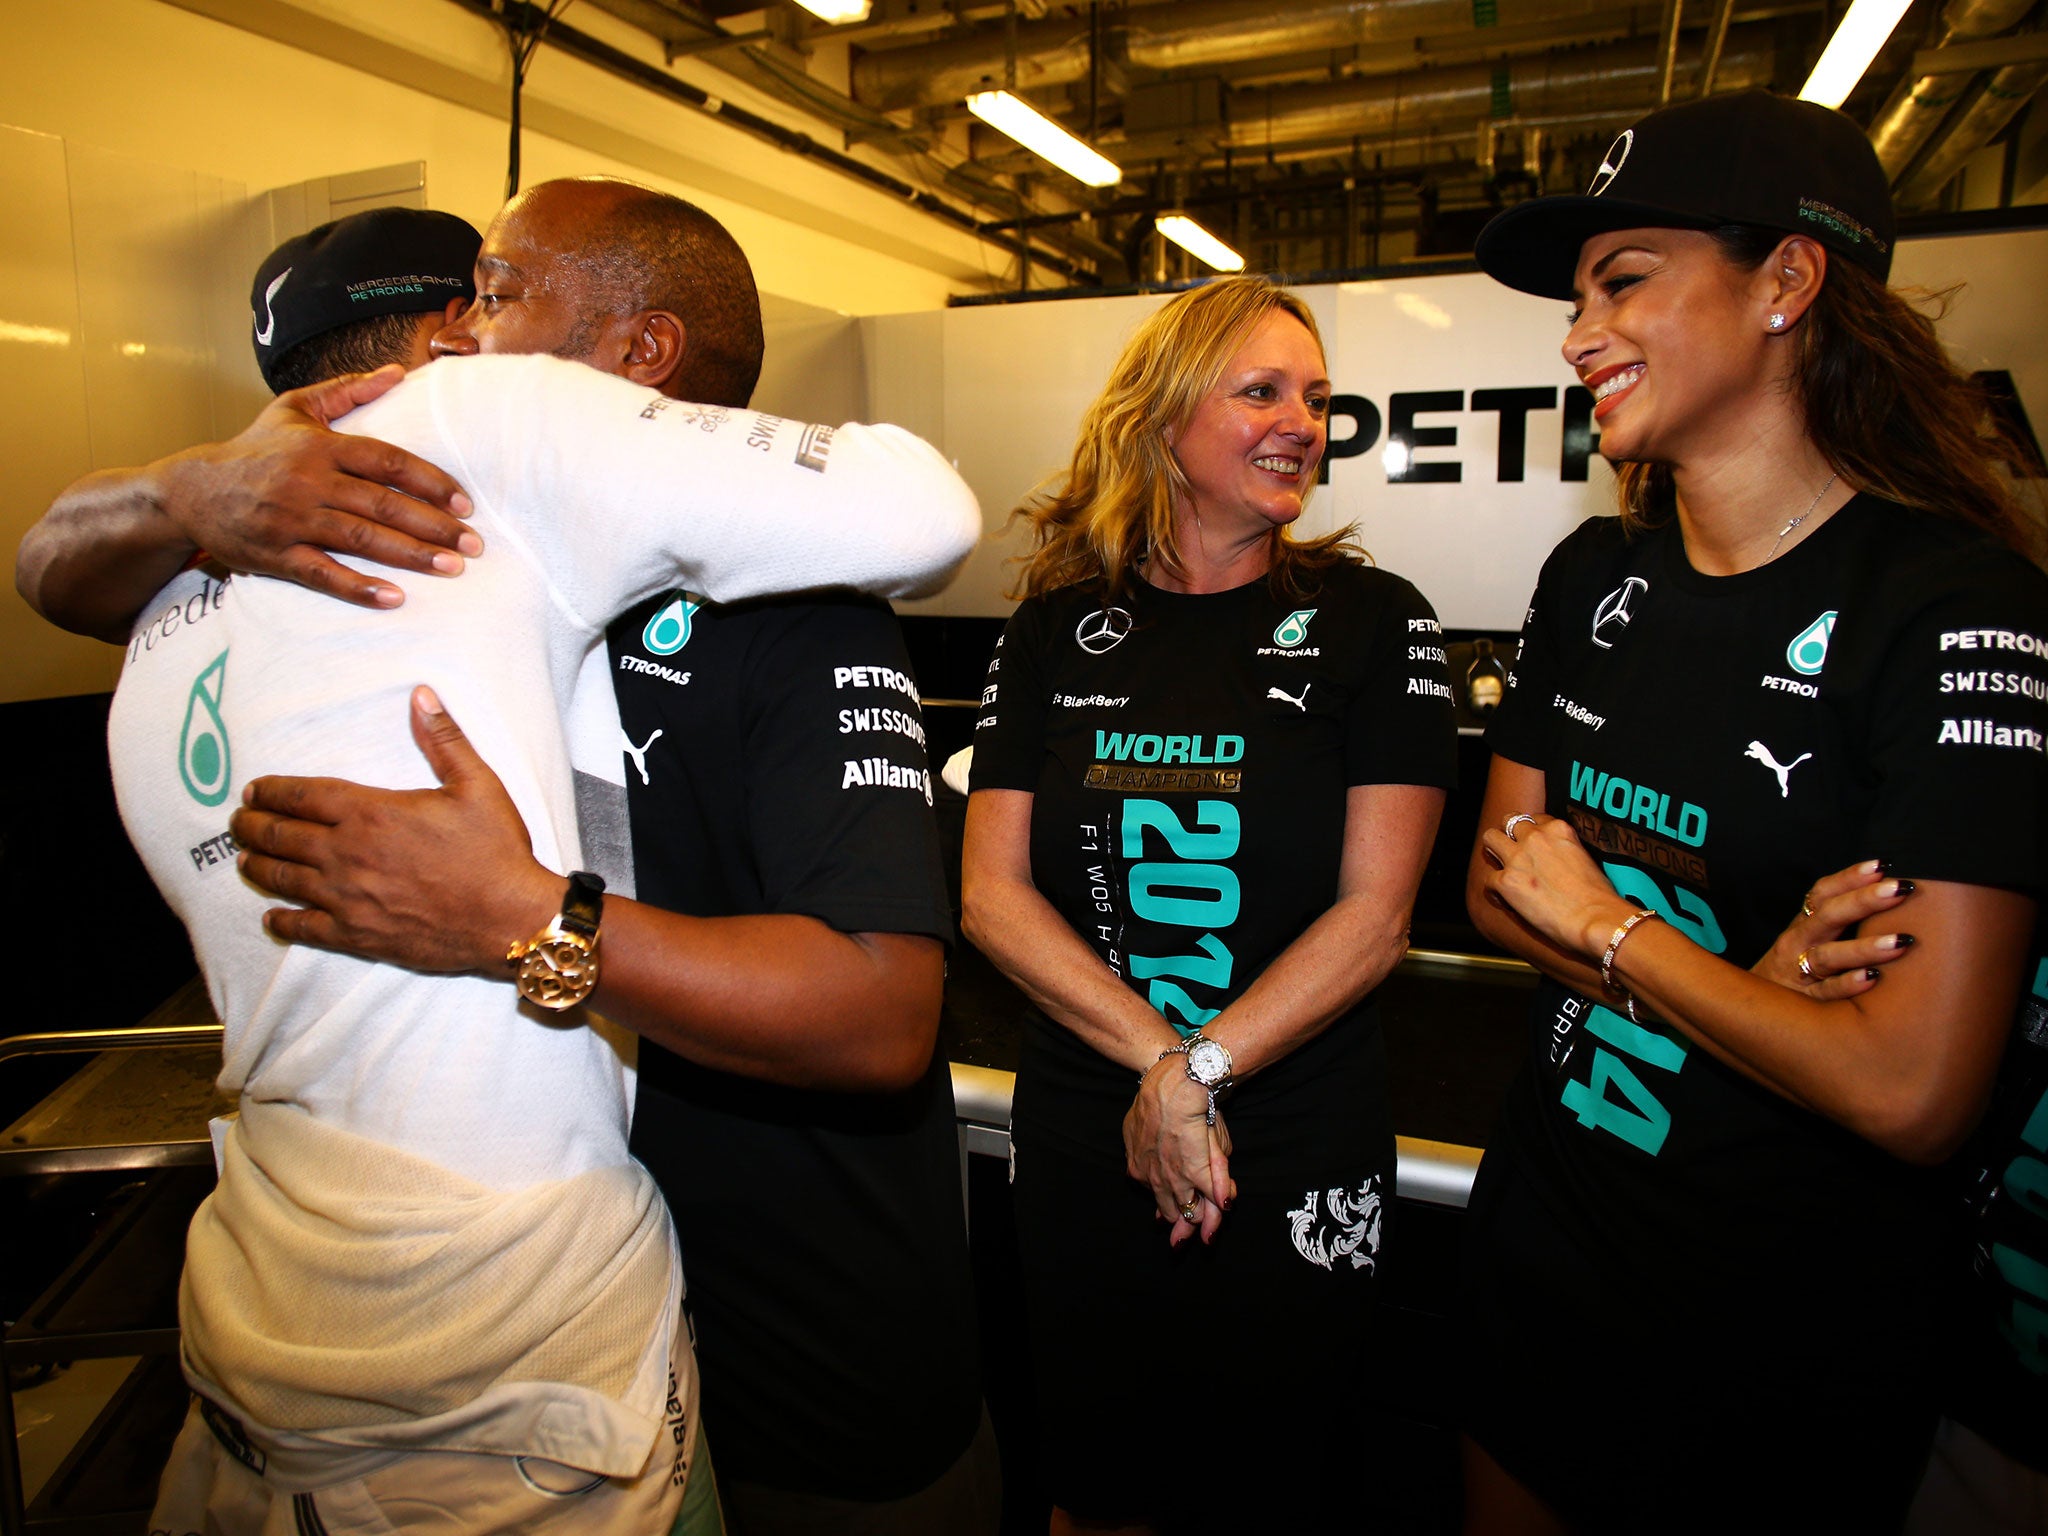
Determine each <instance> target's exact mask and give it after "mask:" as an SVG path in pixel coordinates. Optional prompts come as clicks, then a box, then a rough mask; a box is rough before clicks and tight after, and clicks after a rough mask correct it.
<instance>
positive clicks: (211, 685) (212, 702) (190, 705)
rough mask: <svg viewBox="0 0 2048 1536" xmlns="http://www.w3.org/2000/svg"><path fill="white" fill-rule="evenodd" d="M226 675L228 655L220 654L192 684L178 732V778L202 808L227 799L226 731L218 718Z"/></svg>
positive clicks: (225, 726) (225, 723)
mask: <svg viewBox="0 0 2048 1536" xmlns="http://www.w3.org/2000/svg"><path fill="white" fill-rule="evenodd" d="M227 675H228V653H227V652H226V651H222V652H221V653H220V654H219V655H218V656H216V657H214V658H213V660H212V661H211V662H210V663H208V665H207V668H206V670H205V671H204V672H202V673H200V674H199V676H197V677H196V678H194V679H193V680H192V692H191V694H190V696H189V697H187V699H186V700H185V725H184V728H183V729H182V730H180V731H179V732H178V776H179V777H180V778H182V779H183V780H184V781H185V790H186V792H187V793H188V794H190V795H191V796H192V798H193V799H194V800H197V801H198V802H199V803H200V804H201V805H219V804H220V803H221V801H223V800H225V799H227V797H228V728H227V722H225V721H224V720H222V719H221V717H220V695H221V687H222V685H223V684H224V683H225V681H226V679H227Z"/></svg>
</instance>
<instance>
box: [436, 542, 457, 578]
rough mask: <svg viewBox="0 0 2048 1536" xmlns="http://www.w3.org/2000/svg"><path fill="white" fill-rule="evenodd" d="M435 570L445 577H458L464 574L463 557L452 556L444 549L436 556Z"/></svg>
mask: <svg viewBox="0 0 2048 1536" xmlns="http://www.w3.org/2000/svg"><path fill="white" fill-rule="evenodd" d="M434 569H435V570H437V571H439V572H440V573H441V574H442V575H443V576H458V575H460V574H461V573H462V556H460V555H451V554H449V553H448V551H447V550H445V549H444V550H442V551H441V552H440V553H439V554H437V555H436V556H434Z"/></svg>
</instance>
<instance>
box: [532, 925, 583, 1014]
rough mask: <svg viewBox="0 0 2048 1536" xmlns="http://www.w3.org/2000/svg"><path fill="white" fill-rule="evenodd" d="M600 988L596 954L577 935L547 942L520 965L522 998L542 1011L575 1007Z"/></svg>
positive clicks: (537, 945)
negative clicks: (598, 986)
mask: <svg viewBox="0 0 2048 1536" xmlns="http://www.w3.org/2000/svg"><path fill="white" fill-rule="evenodd" d="M596 985H597V955H596V953H595V952H594V951H593V950H591V949H589V948H587V947H586V946H585V945H584V944H583V943H581V942H580V941H579V940H578V939H576V938H575V937H574V936H569V935H564V936H562V937H559V938H550V939H544V940H543V941H541V942H540V943H539V944H536V945H535V946H534V947H533V948H532V949H531V950H529V951H528V952H527V954H526V956H525V958H524V959H522V960H521V961H520V962H519V995H520V996H521V997H523V998H525V999H526V1000H527V1001H528V1002H530V1003H533V1004H535V1005H536V1006H538V1007H541V1008H573V1007H574V1006H575V1005H576V1004H578V1003H580V1002H582V1001H583V999H584V998H586V997H588V996H589V995H590V993H591V990H592V989H593V988H594V987H596Z"/></svg>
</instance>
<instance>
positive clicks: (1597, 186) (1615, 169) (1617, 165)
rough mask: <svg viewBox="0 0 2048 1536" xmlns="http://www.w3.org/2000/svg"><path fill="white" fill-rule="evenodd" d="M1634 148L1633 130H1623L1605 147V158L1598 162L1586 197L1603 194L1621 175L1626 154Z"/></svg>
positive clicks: (1634, 132)
mask: <svg viewBox="0 0 2048 1536" xmlns="http://www.w3.org/2000/svg"><path fill="white" fill-rule="evenodd" d="M1635 147H1636V131H1635V129H1633V128H1624V129H1623V130H1622V132H1621V137H1620V138H1618V139H1616V140H1615V141H1614V142H1613V143H1612V144H1610V145H1608V146H1607V158H1606V159H1604V160H1602V161H1601V162H1600V169H1599V170H1597V171H1595V172H1594V173H1593V184H1592V185H1591V186H1589V187H1587V188H1586V196H1588V197H1598V196H1599V195H1600V194H1601V193H1602V192H1605V191H1606V190H1607V188H1608V186H1609V185H1610V184H1611V183H1612V182H1613V180H1614V178H1615V177H1617V176H1619V175H1620V174H1621V168H1622V167H1623V166H1624V165H1627V164H1628V152H1629V151H1630V150H1632V149H1634V148H1635Z"/></svg>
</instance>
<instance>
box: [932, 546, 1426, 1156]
mask: <svg viewBox="0 0 2048 1536" xmlns="http://www.w3.org/2000/svg"><path fill="white" fill-rule="evenodd" d="M982 698H983V703H982V712H981V717H980V719H979V721H978V722H977V723H976V728H975V735H974V771H973V784H974V788H976V789H1016V790H1026V791H1029V792H1030V793H1032V794H1033V795H1034V797H1035V799H1034V801H1033V806H1032V819H1031V875H1032V881H1033V883H1034V884H1035V885H1036V886H1037V888H1038V889H1039V891H1040V892H1041V893H1042V894H1043V895H1044V896H1045V897H1046V899H1047V900H1048V901H1050V902H1051V903H1052V905H1053V906H1054V908H1056V909H1057V910H1058V912H1059V913H1060V915H1061V916H1062V917H1064V918H1065V919H1066V920H1067V922H1068V923H1069V924H1070V925H1072V927H1073V928H1074V930H1075V932H1077V933H1078V934H1080V935H1081V937H1082V938H1083V939H1085V940H1086V941H1087V942H1088V944H1089V946H1090V947H1091V948H1092V949H1093V950H1094V951H1095V953H1096V954H1097V955H1099V956H1100V957H1101V958H1102V960H1103V961H1104V963H1105V964H1107V965H1108V966H1109V967H1110V968H1111V969H1112V970H1113V971H1115V972H1116V973H1117V974H1118V975H1119V976H1121V977H1123V978H1124V980H1125V981H1126V982H1127V983H1128V984H1129V985H1130V986H1131V987H1132V989H1133V990H1135V991H1137V992H1139V993H1140V994H1142V995H1143V996H1145V997H1146V999H1147V1000H1148V1001H1149V1002H1150V1003H1151V1004H1152V1006H1153V1007H1154V1008H1156V1009H1158V1010H1159V1011H1160V1012H1161V1013H1162V1014H1163V1015H1164V1016H1165V1017H1166V1018H1167V1020H1168V1021H1169V1022H1171V1023H1172V1024H1173V1025H1174V1026H1175V1028H1177V1029H1179V1030H1180V1031H1181V1032H1182V1033H1183V1034H1184V1035H1185V1034H1187V1033H1190V1032H1192V1031H1193V1030H1194V1029H1195V1028H1197V1027H1198V1026H1200V1025H1201V1024H1202V1023H1204V1022H1205V1021H1207V1020H1208V1019H1210V1018H1213V1017H1214V1016H1215V1014H1216V1013H1217V1012H1219V1011H1220V1010H1221V1009H1222V1008H1223V1007H1224V1006H1225V1005H1226V1004H1228V1003H1229V1002H1231V1001H1232V1000H1233V999H1235V998H1236V997H1237V996H1238V995H1239V994H1240V993H1242V992H1243V991H1244V989H1245V988H1246V987H1247V986H1249V985H1250V984H1251V982H1252V981H1253V980H1254V979H1255V978H1256V977H1257V976H1258V975H1259V973H1260V972H1261V971H1263V970H1264V969H1265V968H1266V966H1267V965H1268V964H1269V963H1270V962H1271V961H1272V959H1273V958H1274V956H1276V955H1277V954H1279V953H1280V952H1281V951H1282V950H1283V949H1285V948H1286V947H1287V946H1288V945H1289V944H1291V943H1292V942H1293V941H1294V940H1295V939H1296V938H1297V937H1299V936H1300V934H1301V933H1302V931H1303V930H1304V929H1305V928H1307V927H1308V926H1309V925H1310V924H1311V923H1313V922H1314V921H1315V920H1316V918H1318V917H1320V916H1321V915H1322V914H1323V913H1324V912H1325V911H1326V910H1328V908H1329V906H1330V904H1331V903H1332V902H1333V901H1334V900H1335V898H1336V895H1337V874H1338V864H1339V860H1340V858H1341V855H1342V852H1343V841H1344V812H1345V791H1346V789H1347V788H1348V787H1349V786H1351V785H1354V784H1382V783H1388V784H1425V785H1437V786H1448V785H1449V784H1450V783H1451V782H1452V779H1453V777H1454V775H1455V772H1456V731H1455V727H1454V723H1453V719H1452V712H1451V690H1450V685H1449V683H1448V681H1447V679H1446V676H1445V670H1444V652H1443V638H1442V635H1441V633H1440V632H1439V631H1438V628H1437V622H1436V616H1435V614H1434V613H1433V612H1432V611H1431V609H1430V607H1429V604H1428V603H1427V602H1426V601H1425V600H1424V599H1423V597H1422V595H1421V594H1420V593H1419V592H1417V591H1416V590H1415V588H1414V587H1412V586H1411V585H1409V584H1408V583H1407V582H1406V581H1403V580H1402V579H1401V578H1400V577H1398V576H1394V575H1392V574H1390V573H1388V572H1385V571H1381V570H1376V569H1373V568H1370V567H1365V566H1351V565H1346V566H1341V567H1338V568H1336V569H1334V570H1331V571H1329V572H1327V573H1324V575H1323V576H1322V578H1321V587H1320V589H1319V590H1318V591H1316V592H1315V593H1314V594H1313V595H1312V596H1309V597H1304V598H1301V599H1299V600H1290V599H1287V598H1283V597H1276V596H1275V595H1274V594H1273V593H1272V592H1271V590H1270V589H1269V588H1268V585H1267V583H1266V582H1265V581H1264V580H1263V579H1262V580H1259V581H1256V582H1253V583H1251V584H1249V585H1246V586H1242V587H1237V588H1233V589H1232V590H1230V591H1227V592H1217V593H1206V594H1197V595H1190V594H1181V593H1172V592H1166V591H1162V590H1160V589H1159V588H1156V587H1152V586H1149V585H1147V584H1145V583H1143V582H1137V583H1135V584H1134V586H1133V588H1132V590H1131V591H1130V592H1129V593H1128V594H1127V595H1125V596H1123V597H1121V598H1119V599H1118V600H1117V602H1115V603H1114V604H1111V605H1109V606H1106V607H1105V605H1104V602H1103V596H1102V592H1101V589H1100V588H1099V587H1093V586H1090V587H1075V588H1070V589H1066V590H1063V591H1060V592H1055V593H1052V594H1051V595H1049V596H1047V597H1044V598H1039V599H1034V600H1032V601H1028V602H1026V603H1024V604H1023V605H1021V606H1020V607H1019V608H1018V609H1017V612H1016V614H1015V615H1014V616H1013V617H1012V618H1011V620H1010V623H1009V627H1008V628H1007V629H1006V630H1005V631H1004V634H1003V638H1002V641H1001V642H1000V644H999V645H998V647H997V650H996V654H995V658H994V660H993V661H992V662H991V663H990V667H989V675H988V686H987V688H986V689H985V690H984V692H983V695H982ZM1035 1023H1036V1026H1037V1027H1036V1028H1035V1030H1034V1034H1033V1036H1032V1039H1031V1041H1030V1042H1029V1045H1030V1047H1031V1048H1032V1049H1033V1050H1034V1051H1036V1052H1038V1053H1039V1056H1040V1060H1041V1061H1042V1062H1043V1063H1044V1065H1045V1067H1046V1068H1047V1069H1048V1071H1049V1072H1051V1073H1053V1074H1055V1075H1056V1076H1057V1077H1058V1078H1059V1080H1061V1081H1062V1082H1063V1083H1064V1084H1065V1085H1066V1086H1068V1087H1070V1088H1072V1089H1075V1090H1078V1091H1077V1092H1075V1093H1070V1094H1067V1095H1062V1096H1060V1097H1059V1098H1058V1099H1054V1098H1053V1097H1052V1096H1048V1097H1047V1099H1046V1100H1044V1101H1042V1103H1041V1108H1042V1109H1043V1110H1045V1111H1046V1112H1048V1113H1055V1114H1057V1113H1060V1112H1063V1110H1064V1109H1066V1108H1067V1107H1069V1106H1071V1108H1072V1110H1073V1111H1074V1113H1075V1115H1076V1116H1077V1121H1076V1123H1075V1124H1074V1126H1073V1127H1072V1131H1073V1134H1074V1136H1075V1137H1076V1138H1077V1139H1078V1140H1081V1141H1084V1142H1089V1143H1094V1142H1102V1143H1104V1144H1103V1147H1102V1150H1103V1152H1104V1154H1105V1155H1109V1153H1110V1152H1111V1150H1112V1149H1111V1148H1110V1147H1109V1146H1108V1145H1107V1142H1106V1140H1105V1135H1104V1132H1103V1129H1102V1128H1103V1127H1104V1126H1105V1125H1106V1126H1108V1127H1110V1128H1111V1131H1112V1132H1113V1129H1114V1127H1115V1126H1116V1125H1117V1124H1118V1123H1120V1120H1121V1116H1122V1112H1123V1109H1124V1108H1125V1107H1127V1106H1128V1104H1129V1102H1130V1097H1131V1093H1132V1091H1133V1088H1134V1083H1133V1082H1132V1079H1131V1075H1130V1073H1129V1072H1128V1071H1126V1070H1125V1069H1124V1068H1122V1067H1120V1066H1118V1065H1116V1064H1115V1063H1112V1062H1110V1061H1109V1060H1108V1059H1107V1058H1105V1057H1103V1056H1101V1055H1099V1054H1098V1053H1096V1052H1095V1051H1094V1050H1092V1049H1090V1048H1089V1047H1088V1046H1086V1045H1083V1044H1082V1043H1081V1042H1079V1041H1078V1040H1076V1039H1075V1038H1074V1037H1073V1036H1072V1035H1071V1034H1070V1033H1069V1032H1068V1031H1067V1030H1065V1029H1063V1028H1060V1027H1058V1026H1056V1025H1053V1024H1050V1023H1049V1022H1047V1021H1045V1020H1044V1019H1042V1018H1040V1019H1037V1020H1035ZM1372 1027H1373V1015H1372V1012H1371V1003H1370V999H1367V1000H1366V1001H1365V1002H1362V1003H1360V1004H1359V1005H1358V1007H1357V1008H1356V1009H1354V1010H1353V1012H1352V1013H1351V1014H1350V1015H1348V1016H1347V1017H1346V1018H1344V1019H1341V1020H1339V1021H1338V1022H1337V1023H1336V1024H1335V1025H1333V1026H1332V1027H1331V1028H1330V1029H1328V1030H1326V1031H1325V1032H1324V1033H1323V1034H1322V1035H1319V1036H1318V1037H1317V1038H1316V1039H1315V1040H1313V1041H1311V1042H1309V1043H1308V1044H1307V1045H1305V1046H1303V1047H1302V1048H1301V1049H1300V1050H1298V1051H1296V1052H1294V1053H1293V1055H1291V1056H1289V1057H1288V1058H1287V1059H1286V1060H1284V1061H1281V1062H1278V1063H1276V1064H1274V1065H1273V1066H1272V1067H1270V1068H1268V1069H1267V1070H1266V1071H1264V1072H1261V1073H1259V1074H1258V1075H1257V1076H1255V1077H1252V1078H1249V1079H1247V1080H1246V1081H1245V1082H1244V1083H1243V1084H1242V1085H1240V1086H1239V1088H1238V1089H1237V1091H1236V1093H1235V1095H1234V1096H1233V1098H1232V1101H1231V1104H1230V1109H1229V1113H1230V1117H1231V1121H1232V1123H1233V1124H1236V1125H1243V1124H1245V1123H1247V1122H1248V1120H1249V1119H1250V1118H1251V1117H1253V1116H1255V1115H1257V1114H1258V1112H1259V1106H1260V1105H1261V1104H1262V1103H1265V1102H1269V1101H1270V1102H1272V1103H1275V1104H1279V1103H1287V1104H1288V1105H1289V1106H1290V1108H1292V1107H1294V1106H1295V1105H1297V1104H1299V1102H1300V1101H1299V1098H1298V1096H1296V1095H1295V1094H1294V1093H1293V1090H1296V1089H1300V1088H1301V1087H1303V1086H1304V1085H1308V1086H1310V1087H1311V1088H1312V1087H1313V1085H1314V1084H1315V1083H1316V1082H1317V1080H1318V1078H1319V1077H1322V1076H1323V1075H1324V1073H1325V1071H1326V1069H1327V1068H1328V1066H1329V1065H1330V1063H1331V1062H1332V1061H1333V1060H1334V1059H1337V1058H1339V1057H1342V1056H1343V1055H1344V1054H1346V1053H1347V1052H1349V1053H1355V1052H1356V1050H1357V1049H1358V1047H1359V1045H1360V1044H1361V1037H1362V1036H1363V1035H1365V1033H1366V1032H1367V1031H1368V1030H1369V1029H1371V1028H1372ZM1327 1080H1328V1081H1332V1082H1337V1081H1340V1080H1341V1079H1340V1078H1338V1077H1336V1076H1330V1077H1328V1078H1327ZM1098 1100H1099V1102H1097V1101H1098ZM1350 1112H1351V1113H1354V1114H1356V1113H1360V1112H1363V1113H1366V1114H1372V1115H1376V1116H1377V1117H1381V1118H1383V1117H1384V1114H1385V1107H1384V1095H1383V1094H1382V1095H1381V1102H1380V1104H1379V1106H1378V1108H1377V1109H1376V1110H1375V1109H1374V1107H1373V1106H1372V1105H1369V1104H1366V1105H1354V1106H1352V1107H1351V1110H1350ZM1310 1128H1311V1121H1310V1120H1308V1119H1307V1118H1304V1119H1303V1121H1302V1123H1301V1129H1302V1130H1303V1132H1304V1133H1306V1131H1307V1130H1308V1129H1310ZM1391 1134H1392V1133H1391V1130H1385V1135H1386V1137H1387V1138H1389V1140H1390V1138H1391ZM1114 1155H1115V1159H1116V1162H1117V1164H1118V1166H1119V1167H1121V1159H1122V1154H1121V1152H1120V1151H1115V1153H1114Z"/></svg>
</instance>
